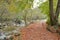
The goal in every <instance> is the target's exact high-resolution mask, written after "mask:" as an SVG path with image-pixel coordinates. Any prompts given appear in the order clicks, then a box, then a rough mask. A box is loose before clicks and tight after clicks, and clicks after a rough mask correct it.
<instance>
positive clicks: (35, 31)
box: [20, 22, 60, 40]
mask: <svg viewBox="0 0 60 40" xmlns="http://www.w3.org/2000/svg"><path fill="white" fill-rule="evenodd" d="M46 27H47V24H46V23H45V22H37V23H33V24H30V25H29V26H28V27H25V28H23V29H21V31H20V39H21V40H58V36H57V34H56V33H51V32H49V31H48V30H47V29H46ZM59 40H60V39H59Z"/></svg>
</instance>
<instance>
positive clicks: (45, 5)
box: [39, 0, 57, 17]
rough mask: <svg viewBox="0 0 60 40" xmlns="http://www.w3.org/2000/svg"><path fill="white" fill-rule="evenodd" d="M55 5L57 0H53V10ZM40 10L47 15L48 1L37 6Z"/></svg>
mask: <svg viewBox="0 0 60 40" xmlns="http://www.w3.org/2000/svg"><path fill="white" fill-rule="evenodd" d="M56 5H57V0H53V8H54V12H55V10H56ZM39 8H40V10H41V12H42V13H44V14H46V15H47V16H48V17H49V1H48V0H47V1H46V2H44V3H42V4H41V5H40V6H39Z"/></svg>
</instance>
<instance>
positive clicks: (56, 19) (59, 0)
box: [55, 0, 60, 25]
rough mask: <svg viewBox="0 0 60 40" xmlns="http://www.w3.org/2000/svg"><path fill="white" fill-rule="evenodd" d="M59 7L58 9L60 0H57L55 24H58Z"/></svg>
mask: <svg viewBox="0 0 60 40" xmlns="http://www.w3.org/2000/svg"><path fill="white" fill-rule="evenodd" d="M59 9H60V0H58V3H57V7H56V12H55V24H56V25H58V17H59Z"/></svg>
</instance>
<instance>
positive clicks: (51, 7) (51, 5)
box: [49, 0, 54, 26]
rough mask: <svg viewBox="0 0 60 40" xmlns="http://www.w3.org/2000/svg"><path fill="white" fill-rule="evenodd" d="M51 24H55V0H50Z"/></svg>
mask: <svg viewBox="0 0 60 40" xmlns="http://www.w3.org/2000/svg"><path fill="white" fill-rule="evenodd" d="M49 15H50V25H51V26H53V25H54V13H53V0H49Z"/></svg>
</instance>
